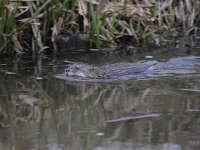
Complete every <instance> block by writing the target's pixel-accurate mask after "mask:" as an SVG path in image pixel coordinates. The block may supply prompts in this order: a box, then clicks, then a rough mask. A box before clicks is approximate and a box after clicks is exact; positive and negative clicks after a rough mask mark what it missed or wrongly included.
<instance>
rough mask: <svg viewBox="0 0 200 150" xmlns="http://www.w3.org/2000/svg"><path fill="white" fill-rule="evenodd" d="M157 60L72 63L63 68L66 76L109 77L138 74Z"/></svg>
mask: <svg viewBox="0 0 200 150" xmlns="http://www.w3.org/2000/svg"><path fill="white" fill-rule="evenodd" d="M156 63H157V61H148V62H138V63H127V62H122V63H115V64H108V65H103V66H94V65H88V64H72V65H70V66H69V67H68V68H67V69H65V74H66V75H68V76H79V77H84V78H93V79H99V78H102V79H103V78H111V77H119V76H123V75H129V74H140V73H143V72H145V71H146V70H147V69H149V68H151V67H152V66H153V65H155V64H156Z"/></svg>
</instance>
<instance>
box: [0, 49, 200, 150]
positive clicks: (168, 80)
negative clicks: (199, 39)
mask: <svg viewBox="0 0 200 150" xmlns="http://www.w3.org/2000/svg"><path fill="white" fill-rule="evenodd" d="M163 53H164V54H163ZM72 55H74V54H72ZM103 55H104V54H90V55H84V56H81V57H77V58H76V59H75V58H74V57H71V56H65V57H64V58H63V57H56V58H55V57H51V56H48V55H44V56H43V57H42V59H40V58H37V59H32V58H30V57H29V56H26V55H23V56H21V57H18V59H16V60H10V59H8V60H5V59H1V63H0V70H1V73H0V74H1V76H0V102H1V103H0V112H1V115H0V122H1V124H0V133H1V134H0V149H2V150H10V149H15V150H33V149H37V150H44V149H48V150H81V149H88V150H90V149H94V150H122V149H123V150H144V149H152V150H160V149H163V150H169V149H170V150H196V149H200V117H199V116H200V99H199V97H200V76H199V75H200V72H199V70H198V66H197V68H196V69H195V74H193V73H192V72H188V73H184V74H183V73H180V74H171V73H170V72H168V75H166V74H165V75H164V76H163V75H160V76H156V74H154V76H153V75H151V76H146V77H144V78H137V77H136V78H132V77H130V78H126V79H120V80H113V81H109V82H95V81H94V82H90V81H87V82H80V81H79V80H77V81H73V80H62V79H58V78H56V77H55V76H57V75H58V74H62V73H63V71H64V68H65V67H66V64H65V63H64V60H68V61H77V60H78V61H79V62H83V63H92V64H103V63H105V62H106V63H115V62H120V61H127V60H128V61H131V62H137V61H139V60H145V61H148V59H145V56H146V55H151V56H153V60H156V61H160V62H167V61H169V60H172V59H175V58H177V57H178V58H179V57H199V55H198V51H196V50H195V56H194V54H191V55H188V54H186V53H180V54H179V55H178V56H174V55H173V56H171V54H170V52H169V55H166V52H163V51H160V52H158V51H156V52H151V53H150V52H149V53H145V54H143V53H141V54H134V55H126V54H124V55H122V54H109V55H110V56H108V55H106V57H102V56H103ZM76 56H77V55H76ZM89 58H90V59H89ZM94 60H95V61H94ZM177 65H178V64H177ZM174 67H175V68H176V66H174ZM182 67H183V69H185V68H186V69H188V68H187V67H189V68H191V67H192V68H193V67H194V66H190V65H188V66H185V68H184V66H182ZM179 68H180V66H179Z"/></svg>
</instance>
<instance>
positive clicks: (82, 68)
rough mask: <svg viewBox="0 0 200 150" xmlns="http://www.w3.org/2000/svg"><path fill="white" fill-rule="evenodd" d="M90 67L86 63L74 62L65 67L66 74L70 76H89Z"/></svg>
mask: <svg viewBox="0 0 200 150" xmlns="http://www.w3.org/2000/svg"><path fill="white" fill-rule="evenodd" d="M88 73H89V67H88V65H85V64H73V65H70V66H69V67H68V68H67V69H65V74H66V75H68V76H80V77H88V75H87V74H88Z"/></svg>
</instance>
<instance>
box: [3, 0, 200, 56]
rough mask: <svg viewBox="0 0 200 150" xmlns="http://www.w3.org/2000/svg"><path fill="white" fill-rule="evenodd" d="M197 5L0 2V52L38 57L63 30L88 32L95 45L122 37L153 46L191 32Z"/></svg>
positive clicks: (108, 0)
mask: <svg viewBox="0 0 200 150" xmlns="http://www.w3.org/2000/svg"><path fill="white" fill-rule="evenodd" d="M199 6H200V2H199V1H198V0H179V1H177V0H161V1H158V0H144V1H138V0H100V1H96V0H62V1H56V0H46V1H44V0H40V1H30V0H27V1H26V0H23V1H22V0H15V1H10V0H9V1H6V0H1V1H0V52H6V53H8V52H14V51H15V52H22V51H30V49H32V50H33V51H34V52H36V53H39V52H41V51H42V50H44V49H45V48H47V47H46V46H45V45H46V44H47V43H48V45H49V43H52V46H54V48H55V49H56V38H57V36H58V34H59V33H61V32H62V31H64V30H67V31H73V32H86V33H88V34H89V35H90V43H91V45H95V46H96V47H100V46H102V45H103V46H112V45H117V44H119V43H120V41H121V40H122V39H123V38H124V37H129V39H130V40H131V42H134V43H141V42H145V41H148V42H153V43H156V44H158V45H159V44H160V43H161V42H162V41H166V40H167V41H169V40H171V37H170V36H171V35H173V36H174V35H175V36H178V35H179V33H181V32H182V31H183V32H184V33H185V34H186V35H189V34H191V33H195V32H196V31H197V29H198V28H197V27H198V25H199V23H200V22H199V20H200V12H199V9H198V8H199ZM172 33H173V34H172ZM174 33H175V34H174ZM166 35H167V36H166Z"/></svg>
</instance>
